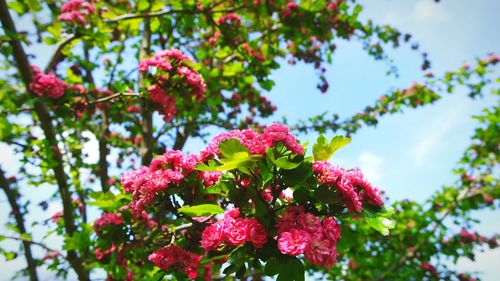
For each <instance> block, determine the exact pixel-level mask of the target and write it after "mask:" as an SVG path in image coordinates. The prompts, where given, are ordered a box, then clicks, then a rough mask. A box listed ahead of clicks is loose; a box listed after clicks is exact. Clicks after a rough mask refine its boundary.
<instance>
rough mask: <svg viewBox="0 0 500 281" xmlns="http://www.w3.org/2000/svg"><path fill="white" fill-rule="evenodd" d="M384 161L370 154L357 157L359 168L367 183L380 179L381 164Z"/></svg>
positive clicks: (365, 153)
mask: <svg viewBox="0 0 500 281" xmlns="http://www.w3.org/2000/svg"><path fill="white" fill-rule="evenodd" d="M383 162H384V159H383V158H382V157H380V156H377V155H375V154H373V153H371V152H363V153H361V155H359V158H358V163H359V168H360V169H361V171H363V174H364V175H365V177H366V178H367V179H369V181H371V182H378V181H380V179H381V178H382V171H381V168H382V163H383Z"/></svg>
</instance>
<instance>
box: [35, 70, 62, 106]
mask: <svg viewBox="0 0 500 281" xmlns="http://www.w3.org/2000/svg"><path fill="white" fill-rule="evenodd" d="M29 89H30V90H31V91H33V93H35V94H36V95H37V96H41V97H49V98H51V99H58V98H60V97H62V96H63V95H64V92H65V91H66V90H67V89H68V85H67V84H66V83H65V82H64V81H61V80H59V78H57V77H56V76H55V75H54V74H52V73H49V74H44V73H41V72H38V73H35V74H34V75H33V77H32V78H31V83H30V84H29Z"/></svg>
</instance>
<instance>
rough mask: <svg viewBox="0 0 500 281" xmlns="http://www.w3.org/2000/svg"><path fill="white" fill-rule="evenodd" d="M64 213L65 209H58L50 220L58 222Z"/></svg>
mask: <svg viewBox="0 0 500 281" xmlns="http://www.w3.org/2000/svg"><path fill="white" fill-rule="evenodd" d="M63 215H64V212H63V211H57V212H55V213H54V214H53V215H52V217H51V218H50V220H51V221H52V222H54V223H58V222H59V220H60V219H61V218H62V217H63Z"/></svg>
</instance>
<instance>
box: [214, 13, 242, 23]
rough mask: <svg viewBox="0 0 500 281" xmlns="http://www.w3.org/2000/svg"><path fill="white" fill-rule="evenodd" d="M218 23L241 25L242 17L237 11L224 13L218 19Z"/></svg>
mask: <svg viewBox="0 0 500 281" xmlns="http://www.w3.org/2000/svg"><path fill="white" fill-rule="evenodd" d="M217 24H219V25H223V24H228V25H232V24H234V25H238V26H239V25H241V17H240V16H239V15H238V14H235V13H229V14H227V15H224V16H222V17H220V18H219V19H218V20H217Z"/></svg>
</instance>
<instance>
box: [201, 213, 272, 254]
mask: <svg viewBox="0 0 500 281" xmlns="http://www.w3.org/2000/svg"><path fill="white" fill-rule="evenodd" d="M239 215H240V211H239V209H238V208H235V209H231V210H228V211H226V212H225V213H224V218H223V219H221V220H219V221H217V222H215V223H213V224H211V225H209V226H207V227H206V228H205V229H204V230H203V232H202V234H201V246H202V247H203V248H204V249H205V250H206V251H213V250H217V248H218V247H219V246H220V245H221V244H226V245H231V246H239V245H243V244H245V243H246V242H250V243H252V245H253V246H254V247H255V248H262V247H263V246H264V245H265V244H266V243H267V231H266V229H265V227H264V225H262V224H261V223H260V222H259V221H258V220H257V219H255V218H241V217H239Z"/></svg>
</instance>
